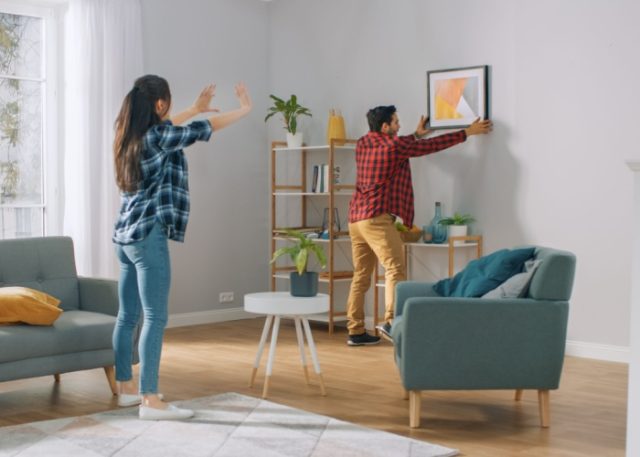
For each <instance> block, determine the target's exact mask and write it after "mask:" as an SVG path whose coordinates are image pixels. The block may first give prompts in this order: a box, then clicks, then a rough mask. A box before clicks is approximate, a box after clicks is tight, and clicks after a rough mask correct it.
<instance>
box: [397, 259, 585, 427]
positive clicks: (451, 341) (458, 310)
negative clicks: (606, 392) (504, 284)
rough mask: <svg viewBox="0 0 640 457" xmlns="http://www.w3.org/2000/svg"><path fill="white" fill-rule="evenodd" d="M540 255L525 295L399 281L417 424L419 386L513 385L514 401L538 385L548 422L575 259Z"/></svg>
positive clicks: (405, 371) (401, 330) (400, 324)
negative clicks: (460, 294) (443, 289)
mask: <svg viewBox="0 0 640 457" xmlns="http://www.w3.org/2000/svg"><path fill="white" fill-rule="evenodd" d="M534 256H535V258H536V259H539V260H542V262H541V263H540V266H539V267H538V269H537V270H536V272H535V273H534V275H533V277H532V279H531V282H530V285H529V289H528V292H527V295H526V296H525V297H524V298H517V299H485V298H457V297H456V298H450V297H441V296H439V295H438V294H437V293H436V292H435V291H434V290H433V288H432V286H433V284H432V283H423V282H415V281H407V282H402V283H399V284H398V286H397V289H396V317H395V319H394V322H393V327H392V336H393V341H394V344H395V347H394V351H395V359H396V364H397V366H398V369H399V371H400V378H401V380H402V384H403V386H404V388H405V391H407V393H408V396H409V400H410V403H409V424H410V426H411V427H413V428H415V427H419V426H420V406H421V404H420V403H421V401H420V400H421V397H420V392H421V391H423V390H467V389H515V390H516V394H515V399H516V401H518V400H520V398H521V395H522V390H523V389H535V390H537V391H538V400H539V406H540V416H541V425H542V427H548V426H549V391H550V390H554V389H557V388H558V385H559V382H560V375H561V373H562V365H563V361H564V351H565V341H566V333H567V318H568V313H569V298H570V297H571V290H572V288H573V280H574V274H575V264H576V259H575V256H574V255H573V254H572V253H570V252H566V251H559V250H556V249H550V248H544V247H536V249H535V254H534Z"/></svg>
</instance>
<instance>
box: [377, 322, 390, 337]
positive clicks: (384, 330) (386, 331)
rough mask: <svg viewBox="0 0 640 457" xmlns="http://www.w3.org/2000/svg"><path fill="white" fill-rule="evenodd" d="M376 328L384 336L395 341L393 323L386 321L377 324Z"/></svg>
mask: <svg viewBox="0 0 640 457" xmlns="http://www.w3.org/2000/svg"><path fill="white" fill-rule="evenodd" d="M376 329H377V330H378V331H379V332H380V333H381V334H382V336H383V337H384V338H386V339H388V340H389V341H391V342H393V338H392V337H391V324H390V323H388V322H385V323H384V324H380V325H376Z"/></svg>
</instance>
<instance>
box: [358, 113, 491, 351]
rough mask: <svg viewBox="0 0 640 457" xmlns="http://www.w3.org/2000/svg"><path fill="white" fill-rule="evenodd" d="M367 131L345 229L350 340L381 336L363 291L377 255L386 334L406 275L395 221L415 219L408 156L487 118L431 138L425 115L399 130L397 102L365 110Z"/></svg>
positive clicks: (462, 135) (476, 129)
mask: <svg viewBox="0 0 640 457" xmlns="http://www.w3.org/2000/svg"><path fill="white" fill-rule="evenodd" d="M367 120H368V122H369V129H370V132H369V133H367V134H366V135H365V136H363V137H362V138H360V139H359V140H358V144H357V145H356V173H357V176H356V191H355V193H354V195H353V197H352V199H351V202H350V205H349V234H350V236H351V250H352V254H353V266H354V273H353V281H352V283H351V290H350V292H349V299H348V301H347V318H348V325H347V328H348V330H349V340H348V341H347V344H349V346H363V345H371V344H377V343H379V342H380V337H377V336H373V335H369V334H368V333H367V332H366V331H365V327H364V295H365V293H366V292H367V290H369V287H370V285H371V276H372V274H373V269H374V267H375V261H376V257H377V259H378V261H379V262H380V264H381V265H382V266H383V267H384V270H385V315H384V322H383V323H382V324H381V325H379V326H378V327H377V328H378V329H379V330H380V331H381V332H382V333H383V334H385V335H386V336H388V337H389V338H390V336H391V335H390V334H391V323H392V321H393V313H394V308H395V290H396V284H397V283H398V282H399V281H404V280H405V279H406V266H405V264H404V248H403V244H402V239H401V238H400V234H399V233H398V231H397V230H396V228H395V226H394V222H395V219H396V217H399V218H401V219H402V221H403V222H404V224H405V225H407V226H409V227H411V226H412V225H413V214H414V208H413V186H412V183H411V168H410V166H409V159H410V158H411V157H419V156H423V155H427V154H432V153H434V152H437V151H441V150H442V149H446V148H449V147H451V146H454V145H456V144H458V143H462V142H463V141H465V140H466V139H467V137H468V136H471V135H478V134H486V133H489V132H490V131H491V129H492V123H491V121H489V120H480V119H476V121H475V122H473V123H472V124H471V125H470V126H469V127H467V128H466V129H464V130H460V131H457V132H453V133H447V134H444V135H440V136H437V137H433V138H429V139H420V138H422V137H423V136H425V135H427V134H428V133H429V130H428V129H427V128H426V127H425V124H426V120H425V118H424V116H422V117H421V118H420V123H419V124H418V128H417V129H416V131H415V132H414V133H413V134H412V135H406V136H398V135H397V134H398V130H400V122H399V120H398V115H397V113H396V108H395V106H378V107H376V108H373V109H371V110H369V112H368V113H367Z"/></svg>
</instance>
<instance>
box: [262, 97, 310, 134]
mask: <svg viewBox="0 0 640 457" xmlns="http://www.w3.org/2000/svg"><path fill="white" fill-rule="evenodd" d="M269 97H271V99H272V100H273V106H272V107H271V108H269V113H268V114H267V116H266V117H265V118H264V121H265V122H267V120H268V119H269V118H270V117H271V116H273V115H274V114H278V113H281V114H282V117H284V125H285V127H284V128H285V129H286V130H287V132H289V133H291V134H292V135H295V134H296V131H297V129H298V120H297V118H298V116H311V111H309V109H308V108H305V107H304V106H302V105H300V104H299V103H298V97H296V96H295V95H293V94H292V95H291V97H290V98H289V100H287V101H284V100H283V99H281V98H279V97H276V96H275V95H269Z"/></svg>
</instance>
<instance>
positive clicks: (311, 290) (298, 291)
mask: <svg viewBox="0 0 640 457" xmlns="http://www.w3.org/2000/svg"><path fill="white" fill-rule="evenodd" d="M290 278H291V295H293V296H294V297H315V296H316V295H317V294H318V273H316V272H315V271H306V272H304V273H302V274H301V275H299V274H298V272H297V271H292V272H291V275H290Z"/></svg>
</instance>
